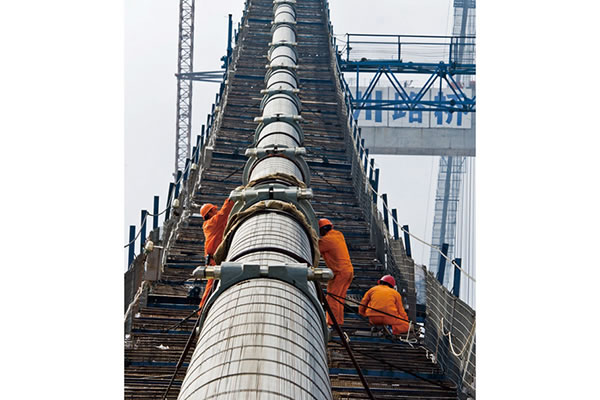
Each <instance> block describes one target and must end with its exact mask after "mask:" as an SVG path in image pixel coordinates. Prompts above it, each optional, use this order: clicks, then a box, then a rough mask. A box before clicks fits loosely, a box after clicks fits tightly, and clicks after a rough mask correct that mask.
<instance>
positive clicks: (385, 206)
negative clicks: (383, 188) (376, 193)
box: [381, 193, 390, 232]
mask: <svg viewBox="0 0 600 400" xmlns="http://www.w3.org/2000/svg"><path fill="white" fill-rule="evenodd" d="M381 200H382V201H383V223H384V224H385V227H386V228H387V230H388V232H389V231H390V220H389V218H388V212H389V210H388V199H387V193H384V194H382V195H381Z"/></svg>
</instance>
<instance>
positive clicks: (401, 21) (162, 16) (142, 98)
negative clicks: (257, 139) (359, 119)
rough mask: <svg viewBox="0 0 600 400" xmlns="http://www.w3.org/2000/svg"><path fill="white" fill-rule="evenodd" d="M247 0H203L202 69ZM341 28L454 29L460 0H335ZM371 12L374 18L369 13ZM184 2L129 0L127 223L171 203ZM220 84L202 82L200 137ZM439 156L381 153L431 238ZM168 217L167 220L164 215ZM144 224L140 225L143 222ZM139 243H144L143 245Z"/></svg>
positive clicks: (199, 24)
mask: <svg viewBox="0 0 600 400" xmlns="http://www.w3.org/2000/svg"><path fill="white" fill-rule="evenodd" d="M243 3H244V2H243V0H225V1H218V2H213V1H200V2H196V19H195V38H194V40H195V52H194V69H195V70H196V71H206V70H216V69H219V67H220V65H221V62H220V60H219V59H220V57H221V56H222V55H223V54H224V53H225V49H226V42H227V16H228V14H229V13H231V14H233V20H234V27H237V23H238V22H239V20H240V18H241V12H242V9H243ZM330 6H331V18H332V22H333V25H334V30H335V32H336V35H338V34H339V35H344V34H345V33H348V32H349V33H388V34H427V35H433V34H436V35H445V34H448V33H449V32H450V31H451V29H452V17H453V12H452V0H424V1H419V2H414V1H397V0H379V1H377V8H374V7H373V3H372V2H365V1H361V0H331V1H330ZM365 16H368V18H365ZM178 17H179V16H178V2H174V1H164V0H128V1H126V2H125V226H124V229H123V231H124V241H125V243H126V242H127V240H128V235H129V230H128V226H129V225H133V224H135V225H136V227H139V223H140V211H141V210H142V209H143V208H145V209H148V210H149V211H152V199H153V196H154V195H159V196H160V203H161V205H160V207H161V209H162V208H163V206H164V202H165V198H166V194H167V189H168V185H169V182H171V181H172V174H173V170H174V159H175V115H176V105H175V103H176V79H175V76H174V73H175V71H176V69H177V33H178ZM217 89H218V85H217V84H211V83H196V84H195V85H194V95H193V107H192V110H193V121H192V126H193V132H192V141H194V140H195V137H196V135H197V134H198V133H199V131H200V127H201V125H202V123H203V122H205V121H206V115H207V113H208V111H209V110H210V106H211V104H212V102H213V101H214V96H215V93H216V90H217ZM437 160H438V158H437V157H427V156H420V157H408V156H375V162H376V164H377V165H378V166H379V167H380V169H381V171H380V173H381V174H380V185H381V186H380V187H381V190H382V192H386V193H388V197H389V202H390V207H391V208H397V209H398V212H399V215H398V219H399V221H400V223H401V224H408V225H409V226H410V229H411V232H413V233H414V234H416V235H418V236H420V237H422V238H423V239H425V240H427V241H430V239H431V224H432V218H433V214H432V210H433V205H434V196H435V183H436V180H437V169H438V161H437ZM161 223H162V221H161ZM136 229H137V228H136ZM413 246H414V247H413V254H414V257H415V259H416V261H417V262H418V263H428V261H429V252H428V249H426V248H425V246H422V245H420V244H418V243H414V244H413ZM137 251H138V249H137V248H136V252H137Z"/></svg>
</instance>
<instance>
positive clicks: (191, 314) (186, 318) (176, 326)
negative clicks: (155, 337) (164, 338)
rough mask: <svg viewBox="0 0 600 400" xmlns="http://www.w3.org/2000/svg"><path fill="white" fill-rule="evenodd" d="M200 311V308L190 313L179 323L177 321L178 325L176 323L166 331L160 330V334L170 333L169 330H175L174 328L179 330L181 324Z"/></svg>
mask: <svg viewBox="0 0 600 400" xmlns="http://www.w3.org/2000/svg"><path fill="white" fill-rule="evenodd" d="M200 310H201V308H200V307H198V308H196V309H195V310H194V311H192V312H191V313H190V315H188V316H187V317H185V318H184V319H182V320H181V321H179V322H178V323H176V324H175V325H173V326H170V327H168V328H166V329H162V330H161V332H168V331H171V330H173V329H175V328H179V327H180V326H181V325H183V324H184V323H185V321H187V320H188V319H190V318H192V317H193V316H194V315H196V313H197V312H198V311H200Z"/></svg>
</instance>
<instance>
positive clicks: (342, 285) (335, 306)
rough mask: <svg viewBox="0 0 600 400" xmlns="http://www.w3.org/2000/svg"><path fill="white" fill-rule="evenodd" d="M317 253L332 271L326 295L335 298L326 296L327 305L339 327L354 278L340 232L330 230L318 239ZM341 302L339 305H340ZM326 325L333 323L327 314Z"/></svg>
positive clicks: (342, 321)
mask: <svg viewBox="0 0 600 400" xmlns="http://www.w3.org/2000/svg"><path fill="white" fill-rule="evenodd" d="M319 251H320V252H321V255H322V256H323V259H324V260H325V264H327V268H329V269H331V270H332V271H333V274H334V276H333V279H332V280H330V281H329V282H328V283H327V293H328V294H329V293H331V294H333V295H336V296H340V297H342V298H341V299H340V298H339V297H334V296H327V303H329V307H330V308H331V312H332V313H333V316H334V317H335V320H336V321H337V323H338V324H339V325H342V324H343V323H344V302H345V301H344V298H345V297H346V292H347V291H348V287H349V286H350V283H352V278H354V268H353V267H352V262H351V261H350V254H349V253H348V247H347V246H346V241H345V240H344V235H342V232H340V231H336V230H335V229H331V230H330V231H329V232H327V233H326V234H325V236H323V237H322V238H320V239H319ZM340 302H341V303H340ZM327 324H328V325H333V321H332V320H331V317H330V316H329V314H327Z"/></svg>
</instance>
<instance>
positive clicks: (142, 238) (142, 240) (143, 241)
mask: <svg viewBox="0 0 600 400" xmlns="http://www.w3.org/2000/svg"><path fill="white" fill-rule="evenodd" d="M147 216H148V211H146V210H142V217H141V222H140V231H141V233H140V253H142V252H143V251H144V245H145V244H146V217H147Z"/></svg>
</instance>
